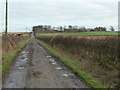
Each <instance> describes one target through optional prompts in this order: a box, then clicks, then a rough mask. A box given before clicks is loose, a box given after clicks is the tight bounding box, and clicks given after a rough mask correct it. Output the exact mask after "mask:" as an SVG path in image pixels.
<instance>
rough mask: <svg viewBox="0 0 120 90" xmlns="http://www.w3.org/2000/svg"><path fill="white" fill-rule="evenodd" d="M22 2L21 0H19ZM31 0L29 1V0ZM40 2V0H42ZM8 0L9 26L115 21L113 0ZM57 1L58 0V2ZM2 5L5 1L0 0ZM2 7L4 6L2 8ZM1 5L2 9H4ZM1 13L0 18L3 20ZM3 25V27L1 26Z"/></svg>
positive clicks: (89, 24) (22, 27)
mask: <svg viewBox="0 0 120 90" xmlns="http://www.w3.org/2000/svg"><path fill="white" fill-rule="evenodd" d="M20 1H22V0H20ZM30 1H33V0H30ZM42 1H43V0H42ZM42 1H41V2H40V1H39V2H37V0H34V2H26V1H24V2H21V3H18V2H10V3H9V29H10V30H11V31H12V30H13V31H16V30H21V29H22V30H25V28H26V27H27V28H31V27H32V26H33V25H39V24H50V25H55V26H57V25H69V24H71V25H79V26H86V27H96V26H105V27H109V26H111V25H112V26H115V28H117V22H118V9H117V8H118V4H117V0H114V1H113V0H110V2H108V0H104V1H103V0H101V2H97V1H95V0H84V1H83V0H80V1H79V2H78V0H75V1H73V2H72V0H70V1H71V2H67V0H64V1H63V0H61V1H60V0H56V1H54V0H53V1H54V2H50V1H48V0H47V1H46V0H45V1H46V2H45V1H44V2H42ZM58 1H59V2H58ZM2 5H3V7H4V5H5V3H2ZM4 8H5V7H4ZM4 8H3V11H4V10H5V9H4ZM3 16H4V15H2V18H3V19H2V20H4V17H3ZM1 24H2V25H3V23H1ZM2 28H4V27H2Z"/></svg>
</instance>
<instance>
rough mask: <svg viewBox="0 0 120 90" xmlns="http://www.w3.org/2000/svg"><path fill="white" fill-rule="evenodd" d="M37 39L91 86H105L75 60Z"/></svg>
mask: <svg viewBox="0 0 120 90" xmlns="http://www.w3.org/2000/svg"><path fill="white" fill-rule="evenodd" d="M36 41H37V42H38V43H39V44H40V45H42V46H43V47H45V48H46V49H47V50H48V51H49V52H50V53H52V54H53V55H55V56H56V57H58V58H59V59H60V60H61V61H62V62H63V63H64V64H66V65H67V66H68V67H70V68H71V69H72V70H73V72H75V73H76V74H77V75H78V76H79V77H80V78H82V79H83V80H84V81H85V82H86V83H87V84H88V85H89V86H90V87H92V88H104V86H103V85H102V83H100V81H98V80H96V79H95V78H93V77H92V76H91V75H89V74H88V73H85V72H83V71H81V70H79V69H78V68H77V67H76V64H75V62H73V61H70V60H68V59H67V58H65V57H64V56H63V55H61V54H60V53H59V52H57V51H56V50H54V49H53V48H52V47H51V46H49V45H47V44H46V43H44V42H43V41H39V40H37V39H36Z"/></svg>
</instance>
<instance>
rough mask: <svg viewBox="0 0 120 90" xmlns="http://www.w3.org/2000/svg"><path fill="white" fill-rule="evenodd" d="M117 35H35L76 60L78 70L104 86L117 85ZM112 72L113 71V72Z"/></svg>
mask: <svg viewBox="0 0 120 90" xmlns="http://www.w3.org/2000/svg"><path fill="white" fill-rule="evenodd" d="M118 38H120V37H119V36H89V37H88V36H82V37H63V36H55V37H54V38H53V37H37V39H39V40H42V41H44V42H46V43H47V44H49V45H51V46H52V47H54V48H56V47H57V48H59V50H60V51H61V52H62V53H65V54H67V55H69V56H70V57H71V58H72V60H74V61H77V62H78V64H77V67H78V68H79V69H80V70H84V71H85V72H88V73H90V74H91V75H93V76H94V77H95V78H98V79H99V80H101V81H102V82H103V83H104V84H105V86H106V87H117V86H118V85H117V83H118V78H117V75H118V69H119V65H118V64H119V63H118V59H119V56H118V52H119V50H118V45H119V44H120V42H119V41H118V40H119V39H118ZM113 72H114V73H113Z"/></svg>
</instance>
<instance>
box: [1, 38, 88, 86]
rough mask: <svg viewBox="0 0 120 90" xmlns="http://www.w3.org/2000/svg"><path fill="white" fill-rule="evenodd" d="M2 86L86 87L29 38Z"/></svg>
mask: <svg viewBox="0 0 120 90" xmlns="http://www.w3.org/2000/svg"><path fill="white" fill-rule="evenodd" d="M3 88H88V86H87V85H86V84H85V83H83V81H82V80H81V79H80V78H78V77H77V76H76V75H75V74H74V73H73V72H72V71H71V70H70V69H69V68H68V67H66V66H65V65H64V64H63V63H62V62H60V61H59V60H58V59H57V58H55V57H53V56H51V55H50V54H49V53H48V52H47V51H46V50H45V49H44V48H43V47H42V46H40V45H39V44H38V43H37V42H36V41H34V40H31V41H30V42H29V43H28V45H27V46H26V47H25V49H24V50H23V51H22V52H21V53H19V55H18V57H17V58H16V60H15V63H14V64H13V65H12V66H11V68H10V70H9V73H8V74H7V75H6V77H5V80H4V83H3Z"/></svg>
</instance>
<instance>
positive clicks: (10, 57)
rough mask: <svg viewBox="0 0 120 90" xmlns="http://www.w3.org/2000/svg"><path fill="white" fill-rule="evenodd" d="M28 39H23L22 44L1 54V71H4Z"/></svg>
mask: <svg viewBox="0 0 120 90" xmlns="http://www.w3.org/2000/svg"><path fill="white" fill-rule="evenodd" d="M28 41H29V40H27V41H24V42H23V43H22V44H20V45H19V46H17V47H16V48H15V50H14V51H12V52H10V53H7V54H4V55H2V73H3V75H4V73H5V72H6V71H7V70H8V69H9V67H10V65H11V64H12V62H13V60H14V59H15V57H16V56H17V55H18V53H19V52H20V51H21V50H22V49H23V48H24V47H25V45H26V44H27V43H28Z"/></svg>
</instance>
